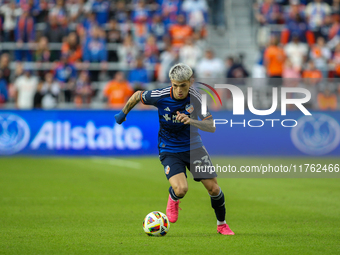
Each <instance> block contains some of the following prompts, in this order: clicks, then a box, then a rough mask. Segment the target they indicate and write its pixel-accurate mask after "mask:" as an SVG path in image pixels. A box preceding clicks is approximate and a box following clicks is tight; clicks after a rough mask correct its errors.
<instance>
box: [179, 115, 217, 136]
mask: <svg viewBox="0 0 340 255" xmlns="http://www.w3.org/2000/svg"><path fill="white" fill-rule="evenodd" d="M176 120H178V121H180V122H182V123H184V124H185V125H193V126H195V127H197V128H199V129H201V130H202V131H206V132H211V133H214V132H215V130H216V127H214V120H213V118H210V119H207V120H202V121H199V120H194V119H190V118H189V116H188V115H186V114H184V113H180V112H177V117H176Z"/></svg>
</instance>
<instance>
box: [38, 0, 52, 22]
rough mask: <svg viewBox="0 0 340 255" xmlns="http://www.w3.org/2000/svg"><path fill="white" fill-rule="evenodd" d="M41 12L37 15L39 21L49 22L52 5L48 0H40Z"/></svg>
mask: <svg viewBox="0 0 340 255" xmlns="http://www.w3.org/2000/svg"><path fill="white" fill-rule="evenodd" d="M38 7H39V14H38V15H37V16H36V22H37V23H44V22H47V17H48V13H49V8H50V5H49V3H48V0H40V1H39V6H38Z"/></svg>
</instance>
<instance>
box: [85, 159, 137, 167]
mask: <svg viewBox="0 0 340 255" xmlns="http://www.w3.org/2000/svg"><path fill="white" fill-rule="evenodd" d="M92 161H93V162H96V163H101V164H109V165H113V166H122V167H128V168H134V169H140V168H141V164H140V163H138V162H132V161H130V160H124V159H117V158H101V157H92Z"/></svg>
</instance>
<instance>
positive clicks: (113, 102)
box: [104, 80, 134, 109]
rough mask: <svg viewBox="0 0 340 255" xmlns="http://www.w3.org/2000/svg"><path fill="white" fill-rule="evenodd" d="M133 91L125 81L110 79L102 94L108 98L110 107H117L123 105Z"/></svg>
mask: <svg viewBox="0 0 340 255" xmlns="http://www.w3.org/2000/svg"><path fill="white" fill-rule="evenodd" d="M133 92H134V91H133V89H132V88H131V86H130V85H129V83H128V82H127V81H123V82H118V81H115V80H113V81H110V82H109V83H108V84H107V85H106V86H105V89H104V95H105V96H106V97H107V98H108V104H109V105H110V107H112V108H117V109H121V108H123V107H124V105H125V103H126V102H127V100H128V99H129V97H130V96H131V95H132V94H133Z"/></svg>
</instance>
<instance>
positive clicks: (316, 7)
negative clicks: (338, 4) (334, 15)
mask: <svg viewBox="0 0 340 255" xmlns="http://www.w3.org/2000/svg"><path fill="white" fill-rule="evenodd" d="M305 13H306V16H307V18H308V24H309V27H310V28H311V30H313V31H317V30H318V29H319V28H320V27H321V25H322V24H323V22H324V19H325V17H326V16H327V15H329V14H331V8H330V6H329V5H328V4H327V3H325V2H324V1H323V0H314V1H313V2H310V3H309V4H308V5H307V6H306V10H305Z"/></svg>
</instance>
